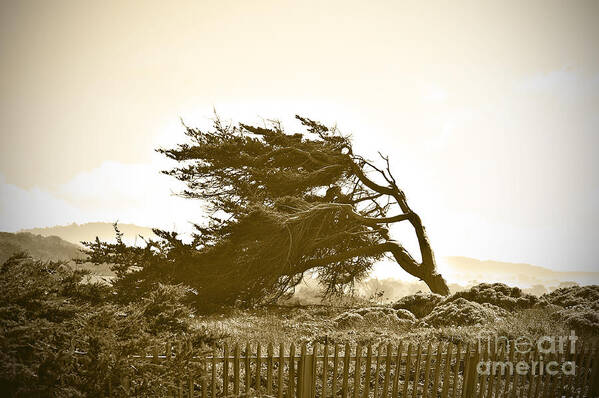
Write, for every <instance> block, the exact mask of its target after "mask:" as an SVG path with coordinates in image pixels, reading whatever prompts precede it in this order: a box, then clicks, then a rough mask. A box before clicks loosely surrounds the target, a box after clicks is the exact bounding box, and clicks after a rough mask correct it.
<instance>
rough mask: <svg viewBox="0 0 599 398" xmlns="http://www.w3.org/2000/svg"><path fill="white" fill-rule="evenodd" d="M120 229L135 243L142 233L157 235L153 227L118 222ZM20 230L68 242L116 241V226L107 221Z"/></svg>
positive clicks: (146, 235)
mask: <svg viewBox="0 0 599 398" xmlns="http://www.w3.org/2000/svg"><path fill="white" fill-rule="evenodd" d="M118 226H119V230H120V231H121V232H122V233H123V234H124V237H123V239H124V241H125V242H126V243H128V244H134V243H135V241H136V238H137V237H138V236H139V235H141V236H143V237H144V238H151V237H155V235H154V233H153V232H152V229H151V228H147V227H140V226H138V225H134V224H120V223H119V224H118ZM19 232H30V233H32V234H36V235H42V236H58V237H60V238H62V239H64V240H66V241H68V242H71V243H76V244H79V243H80V242H82V241H93V240H95V239H96V236H97V237H98V238H100V240H101V241H105V242H114V241H115V234H114V227H113V226H112V224H111V223H107V222H91V223H85V224H75V223H73V224H71V225H58V226H54V227H48V228H32V229H24V230H21V231H19Z"/></svg>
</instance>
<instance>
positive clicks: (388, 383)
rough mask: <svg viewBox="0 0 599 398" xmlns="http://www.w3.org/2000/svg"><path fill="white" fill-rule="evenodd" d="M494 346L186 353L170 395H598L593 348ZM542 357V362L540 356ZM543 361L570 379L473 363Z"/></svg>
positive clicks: (171, 352)
mask: <svg viewBox="0 0 599 398" xmlns="http://www.w3.org/2000/svg"><path fill="white" fill-rule="evenodd" d="M504 348H505V347H504V346H501V347H494V346H490V347H485V349H483V348H481V347H480V345H478V346H471V345H466V346H462V345H461V344H457V345H454V344H450V343H439V344H437V345H433V344H431V343H428V344H427V345H426V346H425V345H422V344H418V345H413V344H409V345H404V344H399V345H398V346H394V345H391V344H388V345H379V346H378V347H373V346H372V345H366V346H363V345H357V346H356V347H351V346H350V345H349V344H346V345H345V346H340V345H338V344H333V345H331V344H314V345H313V346H311V347H308V345H307V344H305V343H304V344H302V345H299V346H296V345H294V344H291V345H290V346H289V347H285V346H284V345H283V344H280V345H279V346H278V347H273V345H272V344H268V345H266V346H265V345H263V344H260V343H258V344H255V345H250V344H247V345H246V346H245V347H243V348H242V347H240V346H239V345H235V346H234V347H229V346H228V345H227V344H225V345H224V347H222V349H219V350H217V349H214V350H211V351H209V352H206V351H204V353H203V354H202V355H197V356H194V355H192V356H191V357H190V358H192V360H193V361H197V364H198V369H199V371H198V372H197V373H196V374H186V375H181V378H180V381H179V385H178V387H175V388H173V389H172V391H171V393H170V396H174V397H202V398H208V397H229V396H246V397H251V396H268V397H278V398H283V397H288V398H291V397H298V398H315V397H323V398H325V397H344V398H346V397H352V398H367V397H374V398H387V397H389V396H391V397H412V398H415V397H425V398H426V397H435V398H437V397H442V398H448V397H464V398H469V397H511V398H515V397H562V396H566V397H595V396H599V355H598V352H599V350H598V349H597V347H593V346H589V347H585V346H582V345H579V347H577V349H576V350H575V352H574V353H570V352H565V353H556V354H549V355H544V356H543V355H539V353H538V352H530V353H527V354H520V353H518V352H517V351H515V350H514V345H513V344H511V350H505V349H504ZM190 349H191V345H189V344H178V345H175V346H173V345H171V344H170V343H167V344H166V345H165V350H164V351H163V352H160V351H161V350H160V349H158V348H155V349H154V351H153V352H152V353H150V354H146V355H141V356H139V357H138V359H139V360H149V361H154V362H160V361H168V360H174V358H176V356H177V355H179V354H180V353H181V354H182V353H183V352H187V353H189V351H188V350H190ZM543 357H544V358H543ZM541 360H542V361H543V362H544V363H545V364H547V363H548V362H549V361H551V360H555V361H556V362H558V363H559V364H562V363H563V362H564V361H573V362H574V363H575V364H576V368H575V369H576V373H575V374H574V375H568V374H564V373H562V372H559V373H558V374H557V375H550V374H547V373H545V374H542V375H541V374H534V375H533V374H532V373H529V374H528V375H518V374H517V373H516V372H513V374H510V372H506V373H505V374H493V373H491V374H490V375H480V374H479V373H478V371H477V364H478V363H479V361H510V363H514V364H515V363H517V362H519V361H525V362H527V363H529V364H530V363H531V361H537V362H539V361H541ZM122 383H123V386H124V388H125V391H127V392H128V393H129V394H130V395H132V396H134V395H136V394H135V383H134V380H133V379H131V380H129V379H125V380H123V381H122Z"/></svg>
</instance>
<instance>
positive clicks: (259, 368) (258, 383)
mask: <svg viewBox="0 0 599 398" xmlns="http://www.w3.org/2000/svg"><path fill="white" fill-rule="evenodd" d="M254 386H255V388H256V394H258V395H261V390H260V388H261V387H262V345H261V344H260V342H258V344H257V345H256V382H255V383H254Z"/></svg>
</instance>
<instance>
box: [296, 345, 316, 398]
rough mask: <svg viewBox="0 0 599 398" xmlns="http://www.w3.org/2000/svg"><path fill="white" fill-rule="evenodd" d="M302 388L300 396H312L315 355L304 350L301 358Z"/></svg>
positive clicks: (309, 397)
mask: <svg viewBox="0 0 599 398" xmlns="http://www.w3.org/2000/svg"><path fill="white" fill-rule="evenodd" d="M302 348H303V347H302ZM301 363H302V366H301V372H302V373H301V375H302V376H301V380H302V381H301V383H302V384H301V388H300V389H299V391H298V392H299V393H300V394H299V398H311V397H312V393H313V391H312V385H313V383H312V376H313V374H312V368H313V366H314V355H312V354H307V353H306V351H304V350H302V358H301Z"/></svg>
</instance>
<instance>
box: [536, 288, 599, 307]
mask: <svg viewBox="0 0 599 398" xmlns="http://www.w3.org/2000/svg"><path fill="white" fill-rule="evenodd" d="M541 298H542V299H544V300H545V301H547V302H548V303H550V304H555V305H559V306H561V307H564V308H569V307H574V306H579V305H583V306H585V307H587V308H591V309H594V310H595V311H599V285H589V286H570V287H564V288H559V289H556V290H554V291H553V292H551V293H548V294H544V295H543V296H541Z"/></svg>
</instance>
